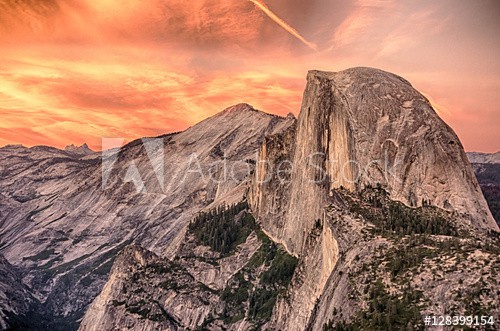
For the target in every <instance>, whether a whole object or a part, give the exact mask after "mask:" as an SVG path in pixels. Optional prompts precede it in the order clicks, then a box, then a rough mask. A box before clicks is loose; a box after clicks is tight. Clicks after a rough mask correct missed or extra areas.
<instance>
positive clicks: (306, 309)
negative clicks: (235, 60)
mask: <svg viewBox="0 0 500 331" xmlns="http://www.w3.org/2000/svg"><path fill="white" fill-rule="evenodd" d="M486 166H489V165H486ZM0 174H1V176H0V192H1V194H0V202H1V203H0V253H1V255H3V257H4V258H3V259H1V258H0V276H1V278H0V325H1V326H2V328H7V327H12V328H16V327H17V328H21V329H22V328H24V329H26V328H27V329H38V330H39V329H42V330H48V329H52V330H54V329H56V330H75V329H78V328H79V329H80V330H82V331H91V330H96V331H97V330H99V331H100V330H130V331H132V330H137V331H139V330H141V331H149V330H151V331H153V330H242V331H243V330H287V331H289V330H290V331H299V330H300V331H302V330H313V331H315V330H339V329H340V330H344V329H347V330H387V329H389V328H391V329H394V330H423V329H424V322H423V316H425V315H436V316H437V315H492V316H498V314H499V313H500V310H499V309H500V308H499V306H498V302H499V301H500V297H499V295H500V294H499V292H498V282H497V272H496V269H498V266H499V265H500V260H499V258H498V256H499V255H500V244H499V241H498V232H499V228H498V225H497V224H496V222H495V220H494V219H493V217H492V215H491V213H490V211H489V209H488V205H487V202H486V200H485V199H484V196H483V194H482V192H481V189H480V187H479V184H478V181H477V179H476V176H475V175H474V173H473V170H472V168H471V166H470V163H469V162H468V160H467V156H466V154H465V152H464V150H463V147H462V145H461V143H460V141H459V139H458V137H457V136H456V134H455V133H454V132H453V131H452V129H451V128H450V127H449V126H448V125H446V123H444V122H443V121H442V120H441V119H440V118H439V116H438V115H437V113H436V112H435V111H434V110H433V108H432V106H431V104H430V103H429V101H428V100H427V99H426V98H425V97H424V96H423V95H421V94H420V93H419V92H418V91H416V90H415V89H414V88H413V87H412V86H411V84H410V83H409V82H408V81H406V80H405V79H403V78H401V77H399V76H397V75H394V74H391V73H388V72H384V71H381V70H377V69H372V68H352V69H348V70H345V71H341V72H336V73H332V72H320V71H311V72H309V74H308V76H307V86H306V90H305V92H304V100H303V103H302V109H301V111H300V114H299V117H298V119H295V118H294V117H293V116H288V117H286V118H283V117H278V116H273V115H269V114H266V113H263V112H260V111H257V110H255V109H254V108H253V107H251V106H249V105H247V104H240V105H236V106H233V107H230V108H228V109H226V110H224V111H222V112H221V113H219V114H217V115H215V116H212V117H210V118H208V119H206V120H204V121H202V122H200V123H198V124H196V125H194V126H193V127H191V128H189V129H187V130H185V131H183V132H179V133H175V134H169V135H164V136H160V137H157V138H156V139H154V138H144V139H138V140H136V141H133V142H131V143H129V144H127V145H126V146H124V147H123V148H121V149H114V150H110V151H104V152H102V153H99V152H98V153H92V154H89V155H84V154H79V153H74V152H69V151H63V150H59V149H55V148H50V147H33V148H25V147H22V146H8V147H5V148H0ZM478 178H480V176H479V175H478ZM18 298H21V300H23V301H22V302H23V303H24V302H25V303H26V304H19V302H16V300H19V299H18ZM28 303H29V304H28ZM42 317H43V318H42ZM495 322H496V321H495ZM485 328H486V329H488V328H490V329H494V327H493V326H492V325H488V326H485Z"/></svg>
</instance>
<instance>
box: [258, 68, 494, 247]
mask: <svg viewBox="0 0 500 331" xmlns="http://www.w3.org/2000/svg"><path fill="white" fill-rule="evenodd" d="M307 80H308V84H307V87H306V90H305V92H304V99H303V104H302V109H301V112H300V115H299V118H298V123H297V129H296V131H297V132H296V137H295V140H294V139H293V138H289V139H285V140H283V141H282V143H283V144H286V145H287V146H288V147H287V149H288V150H287V151H280V150H279V149H281V147H282V146H281V145H280V143H274V145H273V140H272V139H267V140H266V141H265V142H264V145H263V146H262V147H261V150H260V160H267V159H268V157H269V156H270V155H271V157H273V155H274V154H280V155H279V157H283V156H292V158H291V160H293V161H292V162H293V163H292V164H291V168H292V171H291V177H290V178H289V179H288V178H286V180H284V181H283V182H286V183H285V184H282V183H279V184H278V186H280V185H288V186H289V187H288V188H287V189H286V190H285V191H286V192H285V194H288V198H281V200H282V201H287V205H286V206H284V205H282V206H276V205H274V204H273V201H271V200H273V199H274V194H273V191H274V189H275V182H276V180H274V181H266V180H265V179H266V178H267V177H266V176H272V174H270V173H269V169H265V168H262V167H261V169H260V170H261V171H260V173H258V175H259V176H260V177H259V178H257V179H256V182H257V187H256V189H255V191H254V192H255V193H254V196H253V201H254V205H255V209H256V212H257V213H258V216H259V217H262V218H263V219H266V216H265V215H264V213H268V212H269V213H270V216H269V218H270V219H273V214H275V213H277V211H276V210H275V209H281V210H287V214H286V215H285V216H284V217H285V219H286V220H285V221H283V223H284V227H282V226H278V228H280V230H279V231H280V233H276V234H275V235H276V237H277V239H278V240H282V241H284V242H285V245H286V246H287V247H289V249H290V250H291V251H293V252H295V253H296V254H300V252H301V249H302V246H303V244H304V240H305V239H304V236H305V235H304V234H305V233H307V232H308V230H309V229H310V228H311V227H312V224H313V221H314V220H315V219H318V218H321V216H322V207H321V205H322V204H324V203H322V201H324V200H325V197H326V196H328V194H329V191H330V190H332V189H335V188H340V187H345V188H348V189H350V190H359V189H361V188H363V187H365V186H367V185H372V186H376V185H382V186H383V187H384V188H386V190H387V191H388V192H389V193H390V194H391V197H392V199H394V200H398V201H401V202H403V203H405V204H406V205H408V206H414V207H417V206H422V203H423V202H425V203H428V204H432V205H434V206H438V207H440V208H443V209H446V210H453V211H456V212H458V213H461V214H464V215H467V218H468V219H469V220H470V222H472V223H473V224H474V225H475V226H477V227H479V228H483V229H497V226H496V224H495V222H494V220H493V218H492V216H491V213H490V212H489V211H488V207H487V205H486V202H485V200H484V197H483V196H482V193H481V190H480V188H479V185H478V183H477V180H476V178H475V176H474V173H473V171H472V169H471V167H470V165H469V163H468V161H467V157H466V155H465V152H464V150H463V148H462V145H461V143H460V141H459V139H458V137H457V136H456V134H455V133H454V132H453V131H452V129H451V128H450V127H448V126H447V125H446V124H445V123H444V122H443V121H442V120H441V119H440V118H439V117H438V115H437V114H436V112H435V111H434V110H433V109H432V107H431V105H430V103H429V102H428V101H427V99H426V98H425V97H424V96H422V95H421V94H420V93H419V92H418V91H416V90H415V89H414V88H413V87H412V86H411V85H410V83H409V82H407V81H406V80H404V79H403V78H401V77H398V76H396V75H394V74H390V73H387V72H384V71H381V70H377V69H371V68H353V69H348V70H345V71H342V72H339V73H327V72H318V71H311V72H309V74H308V77H307ZM269 144H271V145H272V146H271V145H269ZM272 148H274V149H277V150H278V151H275V150H271V151H270V149H272ZM279 157H278V158H279ZM279 162H280V160H279V159H276V160H273V162H270V163H271V164H277V163H279ZM262 164H264V163H263V162H262ZM274 170H275V169H271V171H274ZM275 179H276V178H275ZM259 183H263V184H262V185H259ZM269 183H272V184H271V185H269ZM266 187H268V188H269V189H267V190H266ZM266 199H267V201H268V202H269V203H267V202H264V201H263V200H266ZM275 207H277V208H275ZM280 207H281V208H280ZM263 223H264V227H265V228H266V229H267V227H268V226H269V227H272V224H273V220H271V221H270V222H263Z"/></svg>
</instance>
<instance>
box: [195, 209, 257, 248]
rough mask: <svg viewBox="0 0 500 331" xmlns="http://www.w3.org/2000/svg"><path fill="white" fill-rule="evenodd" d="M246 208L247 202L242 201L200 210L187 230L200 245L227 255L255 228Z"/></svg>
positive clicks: (253, 220)
mask: <svg viewBox="0 0 500 331" xmlns="http://www.w3.org/2000/svg"><path fill="white" fill-rule="evenodd" d="M247 209H248V204H247V202H246V201H242V202H239V203H237V204H233V205H231V206H225V205H224V206H220V207H218V208H216V209H213V210H210V211H208V212H202V213H200V214H199V215H198V216H197V217H196V218H195V219H194V220H193V221H192V222H190V224H189V231H190V232H191V233H193V234H194V235H195V237H196V239H197V240H198V241H199V242H200V243H201V244H202V245H206V246H210V247H211V248H212V249H213V250H214V251H216V252H219V253H221V254H222V255H228V254H230V253H231V252H233V251H234V250H235V248H236V247H237V246H238V245H240V244H242V243H244V242H245V240H246V239H247V237H248V236H249V235H250V233H251V232H252V231H253V230H255V229H256V224H255V219H254V218H253V216H252V215H251V214H250V213H248V212H247Z"/></svg>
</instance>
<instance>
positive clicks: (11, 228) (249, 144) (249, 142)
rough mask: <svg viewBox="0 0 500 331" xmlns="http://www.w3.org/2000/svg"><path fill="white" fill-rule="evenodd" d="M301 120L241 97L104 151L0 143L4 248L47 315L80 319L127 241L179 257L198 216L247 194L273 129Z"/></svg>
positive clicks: (0, 241) (1, 240)
mask: <svg viewBox="0 0 500 331" xmlns="http://www.w3.org/2000/svg"><path fill="white" fill-rule="evenodd" d="M293 120H294V119H285V118H281V117H277V116H274V115H269V114H266V113H263V112H260V111H257V110H255V109H254V108H253V107H251V106H250V105H247V104H240V105H236V106H234V107H230V108H228V109H226V110H225V111H223V112H221V113H219V114H217V115H215V116H213V117H211V118H208V119H206V120H204V121H202V122H200V123H198V124H197V125H195V126H193V127H191V128H189V129H187V130H186V131H183V132H179V133H175V134H169V135H165V136H161V137H159V138H158V139H154V140H151V139H143V140H136V141H133V142H130V143H129V144H127V145H126V146H124V147H123V148H121V149H115V150H110V151H105V152H103V153H102V154H101V153H94V154H90V155H84V154H87V153H80V152H75V150H74V149H73V148H69V149H66V150H59V149H56V148H51V147H44V146H37V147H32V148H25V147H23V146H6V147H4V148H0V174H1V176H0V187H1V195H0V199H1V201H2V203H1V204H0V234H1V236H0V253H1V254H3V255H4V256H5V258H6V260H7V261H8V262H9V263H11V264H13V265H15V266H19V267H21V268H23V270H25V272H24V273H23V279H22V282H23V283H24V284H25V285H27V286H28V287H29V288H31V290H32V291H33V293H34V294H35V296H36V297H37V298H38V299H39V300H40V301H41V303H42V305H43V308H44V309H45V311H46V314H47V315H48V316H52V317H53V319H54V320H57V319H60V320H64V321H74V323H75V324H73V326H72V327H73V328H75V327H77V324H76V323H77V320H78V319H79V318H81V316H83V313H84V312H85V310H86V308H87V306H88V305H89V304H90V303H91V301H92V300H93V298H94V297H95V296H97V294H98V293H99V292H100V290H101V289H102V287H103V286H104V283H105V281H106V277H107V274H108V273H109V270H110V268H111V266H112V263H113V260H114V257H115V256H116V255H117V254H118V252H119V251H120V250H122V249H123V248H124V247H125V246H127V245H128V244H130V243H137V244H140V245H142V246H144V247H145V248H148V249H150V250H151V251H154V252H155V253H156V254H159V255H161V256H170V257H171V256H173V255H174V253H175V251H176V249H177V247H178V246H179V245H180V243H181V241H182V239H183V237H184V228H185V227H186V225H187V223H188V222H189V220H190V219H191V218H192V217H193V215H195V214H196V213H198V212H199V211H200V210H202V209H204V208H205V207H208V206H210V205H212V204H213V205H217V204H220V203H223V202H227V203H232V202H234V201H241V199H242V196H243V194H244V193H245V191H246V186H245V185H246V184H245V179H246V177H248V175H249V173H250V171H251V166H252V163H253V161H252V160H255V159H256V153H257V149H258V146H259V145H260V143H261V141H262V139H263V137H264V136H265V135H267V134H271V133H276V132H279V131H280V130H282V129H283V128H286V127H287V126H288V125H289V123H291V122H293ZM80 149H81V148H80ZM103 176H104V177H103ZM224 176H227V178H224Z"/></svg>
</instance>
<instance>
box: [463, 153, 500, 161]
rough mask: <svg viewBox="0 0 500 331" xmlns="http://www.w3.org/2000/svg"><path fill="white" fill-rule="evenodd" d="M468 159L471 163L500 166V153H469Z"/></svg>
mask: <svg viewBox="0 0 500 331" xmlns="http://www.w3.org/2000/svg"><path fill="white" fill-rule="evenodd" d="M467 157H468V158H469V160H470V162H471V163H494V164H500V152H496V153H478V152H468V153H467Z"/></svg>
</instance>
